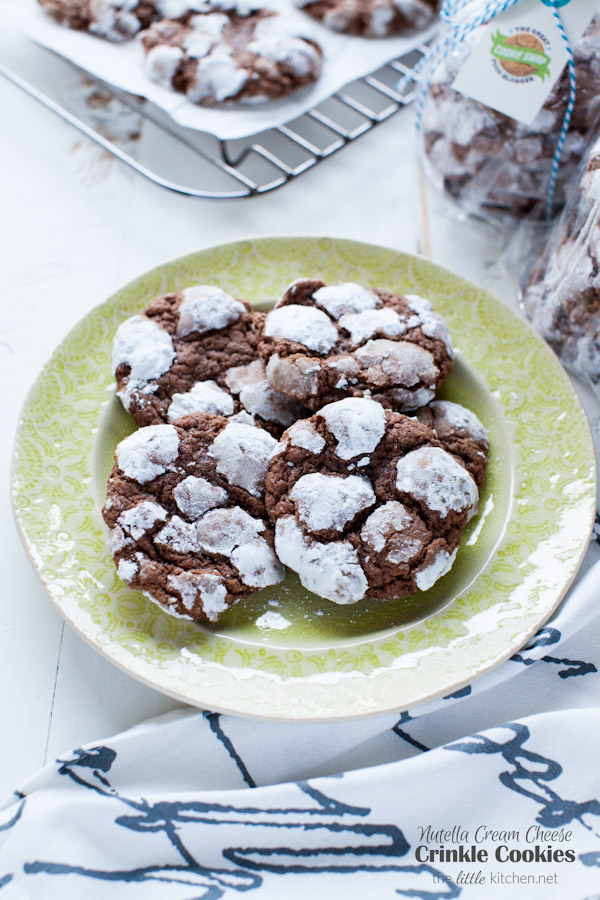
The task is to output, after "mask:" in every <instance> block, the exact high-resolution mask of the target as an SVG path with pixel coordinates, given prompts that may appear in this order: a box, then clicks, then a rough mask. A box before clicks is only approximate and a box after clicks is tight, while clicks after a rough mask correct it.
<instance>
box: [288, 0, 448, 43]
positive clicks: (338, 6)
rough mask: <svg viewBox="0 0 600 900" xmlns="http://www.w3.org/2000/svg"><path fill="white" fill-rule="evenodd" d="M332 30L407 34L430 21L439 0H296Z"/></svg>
mask: <svg viewBox="0 0 600 900" xmlns="http://www.w3.org/2000/svg"><path fill="white" fill-rule="evenodd" d="M296 3H297V5H298V6H300V7H301V8H303V9H304V10H305V11H306V12H307V13H308V14H309V15H310V16H312V17H313V18H314V19H317V20H318V21H320V22H322V23H323V25H326V26H327V27H328V28H331V29H332V31H340V32H342V33H345V34H357V35H362V36H364V37H368V38H385V37H388V36H390V35H394V34H405V33H410V32H413V31H415V30H417V29H422V28H425V27H426V26H427V25H429V24H430V23H431V22H432V21H433V19H434V17H435V14H436V11H437V6H438V3H437V0H296Z"/></svg>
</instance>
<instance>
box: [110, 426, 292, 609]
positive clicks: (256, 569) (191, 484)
mask: <svg viewBox="0 0 600 900" xmlns="http://www.w3.org/2000/svg"><path fill="white" fill-rule="evenodd" d="M275 446H276V441H275V439H274V438H273V437H271V435H269V434H268V433H267V432H266V431H264V430H263V429H261V428H256V427H254V426H252V425H247V424H243V423H240V422H231V421H228V420H227V419H226V418H224V417H222V416H213V415H208V414H197V415H192V416H186V417H184V418H183V419H180V420H178V421H177V422H175V423H173V424H170V425H150V426H148V427H146V428H140V429H139V430H138V431H136V432H134V434H132V435H130V436H129V437H127V438H125V440H124V441H122V442H121V443H120V444H119V446H118V447H117V450H116V453H115V466H114V468H113V470H112V472H111V474H110V477H109V479H108V487H107V499H106V503H105V506H104V509H103V516H104V520H105V522H106V524H107V525H108V527H109V529H110V533H109V547H110V550H111V552H112V554H113V557H114V560H115V564H116V566H117V572H118V574H119V577H120V578H121V579H122V581H124V582H125V583H126V584H128V585H130V586H131V587H132V588H135V589H136V590H140V591H143V593H144V594H145V595H146V596H147V597H149V599H151V600H153V601H154V602H155V603H157V604H159V605H160V606H161V607H163V608H164V609H165V610H166V611H167V612H169V613H171V614H172V615H175V616H179V617H181V618H184V619H193V620H195V621H198V622H202V621H206V620H208V621H211V622H215V621H216V620H217V618H218V617H219V615H220V613H222V612H223V611H224V610H225V609H227V607H228V606H229V605H230V604H231V603H233V602H234V601H235V600H238V599H240V598H242V597H247V596H249V595H250V594H252V593H253V592H254V591H256V590H258V589H260V588H263V587H267V586H268V585H272V584H276V583H277V582H279V581H281V579H282V578H283V576H284V569H283V566H282V565H281V564H280V562H279V561H278V559H277V557H276V556H275V554H274V552H273V529H272V526H271V525H270V523H269V520H268V518H267V515H266V511H265V505H264V499H263V495H264V479H265V475H266V473H267V468H268V464H269V456H270V454H271V452H272V451H273V448H274V447H275Z"/></svg>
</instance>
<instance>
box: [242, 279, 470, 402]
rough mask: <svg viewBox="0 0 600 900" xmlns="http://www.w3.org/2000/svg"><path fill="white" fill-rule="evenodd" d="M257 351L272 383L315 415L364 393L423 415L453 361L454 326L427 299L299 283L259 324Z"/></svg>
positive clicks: (353, 286) (356, 287)
mask: <svg viewBox="0 0 600 900" xmlns="http://www.w3.org/2000/svg"><path fill="white" fill-rule="evenodd" d="M258 352H259V354H260V356H261V357H262V359H263V360H264V362H265V364H266V371H267V379H268V381H269V384H270V385H271V386H272V387H273V388H274V389H275V390H277V391H280V392H281V393H283V394H286V395H287V396H289V397H291V398H293V399H295V400H297V401H299V402H301V403H303V404H304V405H305V406H307V407H309V409H312V410H317V409H319V408H320V407H321V406H323V405H324V404H326V403H331V402H333V401H335V400H339V399H342V398H343V397H347V396H352V397H361V396H365V395H366V396H371V397H373V399H375V400H378V401H379V402H380V403H382V404H383V405H384V406H389V407H390V408H392V409H397V410H401V411H403V412H404V411H407V410H414V409H418V408H419V407H421V406H424V405H425V404H426V403H428V402H429V401H430V400H432V399H433V397H434V394H435V391H436V390H437V388H438V387H439V386H440V385H441V384H442V382H443V381H444V380H445V378H446V377H447V376H448V374H449V373H450V370H451V368H452V360H453V349H452V341H451V338H450V333H449V331H448V327H447V325H446V323H445V322H444V320H443V319H442V318H441V316H439V315H438V314H437V313H436V312H435V311H434V310H433V308H432V306H431V303H430V302H429V301H428V300H426V299H424V298H423V297H419V296H416V295H406V296H404V295H402V294H395V293H391V292H389V291H383V290H380V289H378V288H373V289H367V288H364V287H362V286H360V285H358V284H353V283H351V282H345V283H342V284H332V285H325V284H324V283H323V282H322V281H318V280H308V279H301V280H298V281H296V282H294V283H292V284H291V285H290V287H289V288H288V289H287V290H286V291H285V293H284V295H283V297H282V298H281V299H280V300H279V301H278V303H277V304H276V306H275V308H274V309H273V310H272V311H271V312H269V313H268V314H267V316H266V319H265V320H264V322H263V323H261V324H260V325H259V344H258Z"/></svg>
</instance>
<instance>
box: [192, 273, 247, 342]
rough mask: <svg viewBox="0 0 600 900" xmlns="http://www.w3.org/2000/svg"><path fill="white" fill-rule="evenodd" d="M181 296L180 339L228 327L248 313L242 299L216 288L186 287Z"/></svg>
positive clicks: (208, 286)
mask: <svg viewBox="0 0 600 900" xmlns="http://www.w3.org/2000/svg"><path fill="white" fill-rule="evenodd" d="M181 294H182V301H181V305H180V307H179V322H178V323H177V337H185V336H186V335H187V334H191V333H192V332H197V333H198V334H203V333H204V332H205V331H213V330H217V329H220V328H226V327H227V326H228V325H231V324H232V323H233V322H236V321H237V320H238V319H239V318H240V316H241V315H242V314H243V313H244V312H245V311H246V310H245V307H244V305H243V304H242V303H240V302H239V300H235V299H234V298H233V297H232V296H231V294H227V293H225V291H223V290H221V288H218V287H214V286H213V285H207V284H201V285H196V286H194V287H190V288H186V289H185V290H183V291H182V292H181Z"/></svg>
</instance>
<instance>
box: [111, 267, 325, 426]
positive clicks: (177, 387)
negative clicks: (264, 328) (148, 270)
mask: <svg viewBox="0 0 600 900" xmlns="http://www.w3.org/2000/svg"><path fill="white" fill-rule="evenodd" d="M263 318H264V316H263V314H262V313H258V312H256V311H255V310H253V309H252V308H251V307H250V305H249V304H248V303H246V302H245V301H242V300H237V299H235V298H234V297H232V296H231V295H230V294H227V293H226V292H225V291H223V290H221V288H218V287H215V286H213V285H195V286H193V287H189V288H185V289H184V290H183V291H178V292H173V293H169V294H164V295H163V296H161V297H157V298H156V299H155V300H153V301H152V302H151V303H149V304H148V306H147V307H146V309H145V310H144V311H143V312H142V313H141V314H139V315H136V316H132V317H131V318H129V319H127V320H126V321H125V322H123V323H122V324H121V325H120V326H119V328H118V330H117V333H116V335H115V339H114V344H113V369H114V372H115V375H116V379H117V394H118V396H119V397H120V399H121V401H122V402H123V405H124V406H125V409H127V410H128V412H129V413H131V416H132V417H133V420H134V421H135V423H136V424H137V425H154V424H158V423H160V422H172V421H173V420H174V419H178V418H180V417H181V416H184V415H189V414H190V413H195V412H208V413H213V414H215V415H224V416H234V415H240V414H241V416H242V419H244V418H245V419H246V420H249V421H252V420H254V421H255V422H256V423H257V424H259V425H261V426H263V427H265V428H267V430H270V431H272V432H273V433H274V434H276V435H277V436H278V435H279V434H281V431H282V430H283V429H284V428H285V427H287V426H288V425H290V424H291V423H292V422H294V421H295V420H296V419H297V418H299V417H300V416H302V415H306V414H307V412H308V411H307V410H304V409H303V407H301V406H300V404H298V403H296V402H295V401H293V400H290V399H289V398H287V397H284V396H283V395H281V394H279V393H278V392H277V391H274V390H273V389H272V388H271V387H270V386H269V384H268V383H267V381H266V376H265V370H264V365H263V363H262V362H261V361H260V360H259V359H258V358H257V324H262V319H263ZM249 417H252V419H249Z"/></svg>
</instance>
